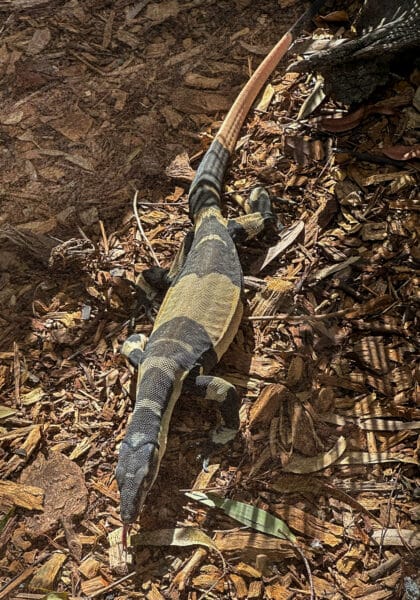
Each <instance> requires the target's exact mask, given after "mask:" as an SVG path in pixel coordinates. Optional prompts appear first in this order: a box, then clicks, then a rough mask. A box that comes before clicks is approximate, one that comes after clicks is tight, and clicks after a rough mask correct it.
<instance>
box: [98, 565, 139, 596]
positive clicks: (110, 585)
mask: <svg viewBox="0 0 420 600" xmlns="http://www.w3.org/2000/svg"><path fill="white" fill-rule="evenodd" d="M135 574H136V571H131V573H128V574H127V575H124V577H121V579H117V581H113V582H112V583H110V584H109V585H106V586H105V587H103V588H101V589H100V590H97V591H96V592H93V594H89V598H95V597H96V596H100V595H101V594H104V593H105V592H107V591H108V590H111V589H112V588H114V587H116V586H117V585H119V584H120V583H122V582H123V581H127V579H130V578H131V577H133V576H134V575H135Z"/></svg>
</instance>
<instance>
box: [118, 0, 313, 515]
mask: <svg viewBox="0 0 420 600" xmlns="http://www.w3.org/2000/svg"><path fill="white" fill-rule="evenodd" d="M320 1H321V0H315V4H319V2H320ZM314 6H315V5H314ZM293 30H294V28H292V29H291V30H289V31H288V32H287V33H286V34H285V35H284V36H283V37H282V39H281V40H280V41H279V42H278V43H277V44H276V46H275V47H274V48H273V50H272V51H271V52H270V53H269V54H268V56H267V57H266V58H265V59H264V60H263V62H262V63H261V64H260V66H259V67H258V68H257V70H256V71H255V72H254V74H253V76H252V77H251V79H250V80H249V81H248V83H247V84H246V86H245V87H244V89H243V90H242V91H241V93H240V94H239V96H238V98H237V99H236V101H235V103H234V104H233V106H232V108H231V110H230V111H229V113H228V115H227V117H226V119H225V120H224V122H223V124H222V126H221V128H220V130H219V132H218V134H217V135H216V138H215V139H214V141H213V143H212V144H211V146H210V148H209V149H208V151H207V152H206V154H205V156H204V159H203V161H202V163H201V165H200V167H199V169H198V171H197V173H196V176H195V178H194V181H193V183H192V185H191V189H190V193H189V207H190V216H191V218H192V221H193V223H194V230H193V232H192V233H190V234H189V235H188V236H187V238H186V241H185V243H184V244H183V247H182V249H181V251H180V252H179V254H178V256H177V259H176V260H175V263H174V266H173V268H172V269H171V270H170V271H169V273H168V272H166V271H164V270H154V271H152V272H149V278H148V277H147V275H146V274H145V275H144V279H145V281H146V282H147V283H149V284H150V283H153V278H154V279H155V280H156V283H157V285H158V286H160V287H161V289H162V288H163V289H166V288H168V290H167V293H166V296H165V298H164V301H163V303H162V306H161V308H160V311H159V313H158V315H157V318H156V321H155V324H154V327H153V331H152V334H151V336H150V338H149V340H148V342H147V344H146V345H145V347H144V348H143V346H144V344H143V341H144V340H139V339H137V338H133V337H130V338H129V340H127V342H126V344H125V345H124V352H125V354H127V355H128V356H129V358H130V360H131V362H132V363H133V364H135V365H137V366H138V381H137V389H136V402H135V406H134V411H133V414H132V416H131V420H130V423H129V425H128V428H127V432H126V435H125V437H124V439H123V441H122V443H121V448H120V453H119V459H118V466H117V471H116V477H117V481H118V485H119V489H120V493H121V516H122V520H123V522H124V523H125V524H129V523H132V522H133V521H135V520H136V518H137V516H138V514H139V512H140V510H141V508H142V506H143V504H144V501H145V498H146V495H147V493H148V491H149V490H150V488H151V486H152V485H153V482H154V480H155V478H156V476H157V473H158V470H159V466H160V461H161V459H162V456H163V454H164V452H165V448H166V440H167V435H168V430H169V423H170V419H171V416H172V411H173V409H174V406H175V403H176V401H177V400H178V398H179V396H180V394H181V391H182V387H183V385H184V382H188V385H189V386H190V385H191V384H193V385H194V386H195V391H196V393H197V394H198V395H202V396H204V397H206V398H209V399H213V400H215V401H216V402H217V403H218V406H219V409H220V413H221V417H222V426H221V427H220V428H219V429H218V430H216V431H214V432H213V433H212V441H213V443H215V444H223V443H226V442H228V441H230V440H231V439H232V438H233V437H234V435H235V433H236V431H237V430H238V428H239V398H238V395H237V393H236V390H235V389H234V387H233V386H232V385H231V384H229V383H227V382H225V381H223V380H221V379H220V378H217V377H211V376H209V375H208V373H209V372H210V371H211V369H212V368H213V367H214V366H215V364H216V363H217V362H218V360H219V359H220V358H221V356H222V355H223V353H224V352H225V351H226V349H227V348H228V346H229V345H230V343H231V342H232V340H233V338H234V336H235V335H236V332H237V330H238V327H239V324H240V321H241V317H242V311H243V306H242V280H243V276H242V270H241V266H240V262H239V258H238V254H237V251H236V247H235V244H234V239H235V240H236V239H240V238H243V237H245V238H246V237H248V238H249V237H253V236H254V235H256V234H257V233H259V232H260V231H262V230H263V229H264V227H265V226H266V225H267V224H269V223H272V222H273V215H272V212H271V206H270V201H269V198H268V195H267V193H266V192H265V191H264V190H263V189H262V188H258V189H257V190H255V191H254V192H253V194H252V195H251V198H250V200H249V202H247V203H245V211H246V213H247V214H246V215H245V216H244V217H239V218H238V219H231V220H229V221H226V219H224V218H223V216H222V214H221V210H220V199H221V194H222V186H223V178H224V174H225V170H226V167H227V164H228V161H229V158H230V154H231V152H232V151H233V150H234V147H235V144H236V140H237V137H238V134H239V131H240V128H241V126H242V124H243V122H244V120H245V117H246V115H247V113H248V111H249V109H250V107H251V105H252V103H253V102H254V100H255V98H256V96H257V94H258V93H259V91H260V90H261V88H262V86H263V84H264V83H265V81H266V80H267V79H268V77H269V76H270V74H271V73H272V71H273V70H274V68H275V66H276V64H277V62H278V61H279V60H280V59H281V58H282V56H283V55H284V54H285V53H286V51H287V50H288V48H289V47H290V44H291V43H292V41H293V35H292V31H293Z"/></svg>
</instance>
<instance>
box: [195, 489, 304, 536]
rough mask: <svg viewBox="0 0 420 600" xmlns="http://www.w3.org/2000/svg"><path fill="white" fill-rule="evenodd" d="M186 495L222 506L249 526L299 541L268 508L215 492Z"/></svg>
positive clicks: (206, 503) (217, 506)
mask: <svg viewBox="0 0 420 600" xmlns="http://www.w3.org/2000/svg"><path fill="white" fill-rule="evenodd" d="M185 495H186V496H188V498H191V499H192V500H197V502H201V503H202V504H204V505H205V506H209V507H210V508H221V509H222V510H223V511H224V512H225V513H226V514H227V515H229V517H232V518H233V519H236V521H239V522H240V523H243V525H246V526H247V527H252V528H253V529H256V530H257V531H262V532H263V533H267V534H268V535H273V536H275V537H278V538H281V539H285V540H289V541H290V542H293V543H295V542H296V541H297V540H296V537H295V536H294V535H293V533H292V532H291V531H290V529H289V528H288V526H287V525H286V523H285V522H284V521H282V520H281V519H278V518H277V517H275V516H274V515H272V514H271V513H269V512H267V511H266V510H262V509H261V508H256V507H255V506H252V505H251V504H245V502H239V501H237V500H228V499H226V498H220V496H216V495H215V494H204V493H203V492H187V493H186V494H185Z"/></svg>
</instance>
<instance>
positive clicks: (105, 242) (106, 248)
mask: <svg viewBox="0 0 420 600" xmlns="http://www.w3.org/2000/svg"><path fill="white" fill-rule="evenodd" d="M99 227H100V228H101V234H102V239H103V241H104V251H105V254H108V253H109V244H108V238H107V237H106V231H105V226H104V224H103V221H99Z"/></svg>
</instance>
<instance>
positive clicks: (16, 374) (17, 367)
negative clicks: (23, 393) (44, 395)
mask: <svg viewBox="0 0 420 600" xmlns="http://www.w3.org/2000/svg"><path fill="white" fill-rule="evenodd" d="M13 375H14V379H15V404H16V406H18V407H20V406H21V402H20V358H19V346H18V345H17V343H16V342H13Z"/></svg>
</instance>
